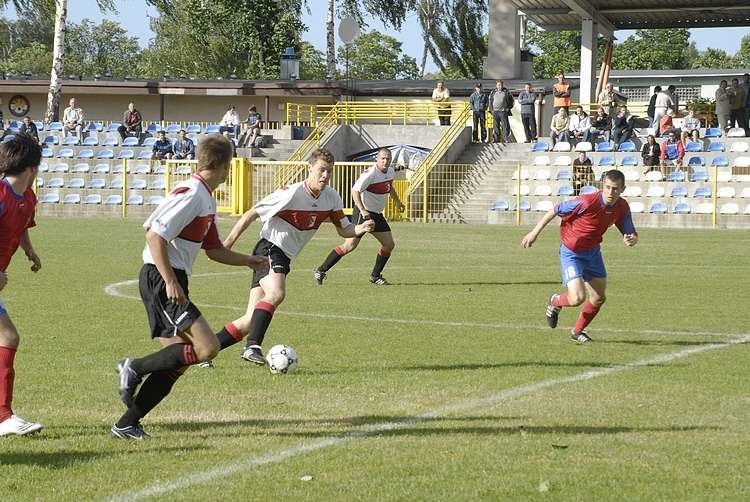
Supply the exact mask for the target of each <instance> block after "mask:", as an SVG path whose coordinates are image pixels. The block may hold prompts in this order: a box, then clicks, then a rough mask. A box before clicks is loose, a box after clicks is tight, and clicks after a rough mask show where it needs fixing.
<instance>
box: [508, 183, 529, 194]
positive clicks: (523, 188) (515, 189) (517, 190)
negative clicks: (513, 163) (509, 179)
mask: <svg viewBox="0 0 750 502" xmlns="http://www.w3.org/2000/svg"><path fill="white" fill-rule="evenodd" d="M519 193H520V194H521V195H522V196H526V195H529V193H531V189H530V188H529V185H521V186H520V188H519V186H518V185H513V188H512V189H511V191H510V194H511V195H518V194H519Z"/></svg>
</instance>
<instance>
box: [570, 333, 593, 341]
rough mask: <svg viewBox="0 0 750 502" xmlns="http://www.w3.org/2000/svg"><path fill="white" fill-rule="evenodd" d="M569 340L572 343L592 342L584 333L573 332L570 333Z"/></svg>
mask: <svg viewBox="0 0 750 502" xmlns="http://www.w3.org/2000/svg"><path fill="white" fill-rule="evenodd" d="M570 339H571V340H573V341H574V342H578V343H586V342H591V341H593V340H592V339H591V337H589V335H587V334H586V332H585V331H581V332H580V333H576V332H575V331H572V330H571V332H570Z"/></svg>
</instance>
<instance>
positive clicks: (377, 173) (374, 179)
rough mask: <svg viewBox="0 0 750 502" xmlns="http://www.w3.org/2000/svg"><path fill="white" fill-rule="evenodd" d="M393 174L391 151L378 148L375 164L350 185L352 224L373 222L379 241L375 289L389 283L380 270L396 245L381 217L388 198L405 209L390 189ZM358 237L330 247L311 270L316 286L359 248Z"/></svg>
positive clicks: (371, 278) (400, 209) (388, 226)
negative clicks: (352, 209)
mask: <svg viewBox="0 0 750 502" xmlns="http://www.w3.org/2000/svg"><path fill="white" fill-rule="evenodd" d="M394 175H395V173H394V171H393V168H392V167H391V151H390V150H389V149H387V148H381V149H380V151H378V156H377V157H376V158H375V165H374V166H372V167H371V168H369V169H368V170H367V171H365V172H363V173H362V174H361V175H360V176H359V178H357V181H356V182H355V183H354V186H352V199H353V200H354V214H353V215H352V218H353V220H354V222H355V223H360V222H362V221H367V220H372V221H374V222H375V230H373V232H372V235H373V237H375V238H376V239H377V240H378V242H380V250H379V251H378V255H377V256H376V257H375V266H374V267H373V268H372V272H371V273H370V282H371V283H373V284H376V285H378V286H385V285H387V284H388V281H386V280H385V278H384V277H383V269H384V268H385V264H386V263H388V258H390V257H391V252H393V248H394V247H395V246H396V243H395V242H393V235H392V234H391V227H390V225H388V221H387V220H386V219H385V217H384V216H383V211H384V210H385V205H386V203H387V202H388V196H389V195H390V196H391V198H393V200H394V201H395V203H396V205H398V208H399V211H400V212H403V211H404V209H405V207H404V204H403V203H402V202H401V199H399V197H398V193H396V190H395V189H394V188H393V177H394ZM359 242H360V237H358V236H355V237H352V238H349V239H346V240H345V241H344V242H343V243H342V244H341V245H340V246H337V247H335V248H333V251H331V252H330V253H329V254H328V256H327V257H326V259H325V261H324V262H323V264H322V265H321V266H319V267H318V268H316V269H315V270H313V277H315V280H316V281H317V283H318V284H323V280H324V279H325V278H326V272H328V270H330V269H331V267H333V266H334V265H336V264H337V263H338V262H339V260H340V259H341V258H343V257H344V255H346V254H348V253H351V252H352V251H354V250H355V249H357V246H358V245H359Z"/></svg>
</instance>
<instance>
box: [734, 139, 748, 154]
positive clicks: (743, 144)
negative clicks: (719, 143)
mask: <svg viewBox="0 0 750 502" xmlns="http://www.w3.org/2000/svg"><path fill="white" fill-rule="evenodd" d="M748 148H750V145H748V144H747V141H735V142H734V143H732V144H731V145H729V151H730V152H737V153H745V152H747V151H748Z"/></svg>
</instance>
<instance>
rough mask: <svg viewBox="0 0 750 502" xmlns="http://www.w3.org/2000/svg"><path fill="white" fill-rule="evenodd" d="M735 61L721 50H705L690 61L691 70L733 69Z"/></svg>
mask: <svg viewBox="0 0 750 502" xmlns="http://www.w3.org/2000/svg"><path fill="white" fill-rule="evenodd" d="M735 65H736V62H735V59H734V58H733V57H732V56H730V55H729V54H727V52H726V51H724V50H721V49H711V48H709V49H706V50H705V51H703V52H699V53H698V55H697V56H696V57H695V58H694V59H693V60H692V63H691V65H690V67H691V68H709V69H710V68H714V69H720V68H734V67H735Z"/></svg>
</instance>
